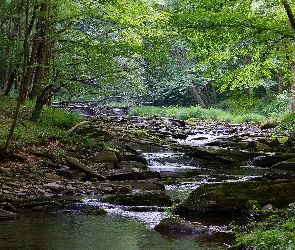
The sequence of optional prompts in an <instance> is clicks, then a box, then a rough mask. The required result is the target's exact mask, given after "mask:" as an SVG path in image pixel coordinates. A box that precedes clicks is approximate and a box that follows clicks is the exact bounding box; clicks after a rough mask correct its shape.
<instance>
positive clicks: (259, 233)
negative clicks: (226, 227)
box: [236, 217, 295, 250]
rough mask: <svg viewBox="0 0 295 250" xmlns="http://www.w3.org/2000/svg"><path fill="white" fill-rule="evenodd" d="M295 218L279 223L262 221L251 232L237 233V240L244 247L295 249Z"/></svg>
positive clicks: (269, 249) (272, 249)
mask: <svg viewBox="0 0 295 250" xmlns="http://www.w3.org/2000/svg"><path fill="white" fill-rule="evenodd" d="M294 220H295V218H294V217H293V218H291V219H289V220H286V221H284V222H283V223H279V224H275V223H273V224H271V225H270V224H268V223H260V224H257V227H256V228H255V229H254V230H253V231H251V232H249V233H237V234H236V236H237V238H236V241H237V242H238V244H241V245H243V246H244V248H243V249H257V250H275V249H277V250H281V249H286V250H288V249H290V250H291V249H295V222H294Z"/></svg>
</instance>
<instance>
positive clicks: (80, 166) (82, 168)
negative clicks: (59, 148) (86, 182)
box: [65, 157, 106, 181]
mask: <svg viewBox="0 0 295 250" xmlns="http://www.w3.org/2000/svg"><path fill="white" fill-rule="evenodd" d="M65 160H66V163H67V165H68V166H69V167H70V168H73V169H77V170H80V171H81V172H83V173H85V174H87V175H88V176H89V178H96V179H97V180H99V181H100V180H105V179H106V178H105V177H104V176H102V175H100V174H98V173H96V172H95V171H93V170H92V169H91V168H89V167H87V166H86V165H85V164H83V163H81V162H79V161H78V160H77V159H75V158H72V157H67V158H66V159H65Z"/></svg>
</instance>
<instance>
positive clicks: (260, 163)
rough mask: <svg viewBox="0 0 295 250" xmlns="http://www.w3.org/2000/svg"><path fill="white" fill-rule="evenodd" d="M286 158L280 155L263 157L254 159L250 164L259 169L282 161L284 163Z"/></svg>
mask: <svg viewBox="0 0 295 250" xmlns="http://www.w3.org/2000/svg"><path fill="white" fill-rule="evenodd" d="M284 159H285V158H284V157H283V156H278V155H263V156H257V157H254V159H253V160H251V162H250V164H251V165H253V166H257V167H270V166H272V165H274V164H276V163H278V162H280V161H283V160H284Z"/></svg>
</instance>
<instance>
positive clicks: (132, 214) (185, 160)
mask: <svg viewBox="0 0 295 250" xmlns="http://www.w3.org/2000/svg"><path fill="white" fill-rule="evenodd" d="M118 122H119V123H121V120H120V121H118ZM171 122H174V121H170V120H169V121H167V124H170V123H171ZM137 123H138V124H142V126H145V123H139V122H138V121H137ZM201 125H202V126H201ZM201 125H200V127H199V128H197V129H196V131H194V130H192V129H189V131H191V134H190V135H189V136H188V137H186V139H177V140H176V142H177V143H178V144H179V145H184V146H198V147H199V148H197V149H196V150H195V151H192V152H190V153H200V152H201V148H202V147H203V148H206V147H207V145H209V144H210V143H211V148H212V149H214V147H216V145H217V144H216V142H218V143H219V144H220V145H226V146H227V145H229V147H230V143H228V141H227V139H228V138H230V137H233V138H234V136H235V137H237V138H239V139H240V138H242V139H243V140H242V141H241V143H243V145H244V144H245V145H246V150H248V149H249V148H248V146H251V145H252V144H251V142H252V139H253V138H251V137H249V132H248V131H247V130H246V128H241V129H240V128H239V126H238V125H232V126H227V127H225V128H223V127H222V128H221V129H220V131H221V132H220V131H219V130H218V131H219V132H218V133H217V134H214V133H213V132H214V131H217V128H216V124H212V126H211V127H206V126H205V125H204V126H203V124H201ZM221 125H222V126H224V125H223V124H221ZM221 125H220V126H221ZM201 128H203V129H201ZM169 129H170V125H169V126H168V125H167V130H169ZM99 131H100V130H99ZM159 131H160V132H161V133H162V134H165V135H166V130H164V129H163V128H161V129H158V130H156V132H159ZM257 131H258V132H257ZM257 131H256V130H254V131H253V133H254V134H256V135H258V136H259V135H260V134H259V130H257ZM173 135H174V134H173ZM179 135H180V136H182V134H181V133H180V134H179ZM261 136H262V135H261ZM173 138H174V137H173ZM234 139H235V138H234ZM254 140H255V138H254V139H253V141H254ZM127 142H128V146H129V147H132V146H133V145H132V142H133V141H132V140H127ZM147 142H148V141H147ZM239 142H240V141H239ZM135 143H136V147H134V148H135V149H136V150H137V151H138V153H139V154H140V155H141V156H142V157H144V158H145V159H146V160H147V162H148V164H147V168H148V170H149V171H150V172H156V173H158V174H159V179H160V180H161V181H163V184H164V186H165V192H166V194H168V195H169V196H170V197H172V198H173V200H174V204H179V203H180V202H181V201H183V200H184V199H185V198H186V197H188V195H189V194H190V192H192V191H193V190H195V189H196V188H198V187H199V186H200V185H202V184H207V183H223V182H243V181H246V180H250V179H254V178H256V177H261V176H263V175H266V174H277V173H279V174H280V173H282V171H281V170H278V169H276V168H269V167H265V166H253V165H252V164H251V162H249V161H248V162H244V163H243V164H233V162H232V161H229V160H228V159H226V158H224V157H223V155H222V157H219V158H216V159H219V160H221V161H220V162H221V163H220V162H214V159H213V161H212V159H210V156H211V155H213V153H211V151H208V152H207V151H202V154H203V156H204V157H203V158H202V157H196V156H194V157H192V156H191V155H190V154H188V153H187V152H188V151H185V150H183V151H177V150H168V149H167V148H165V149H164V147H163V149H159V148H157V147H150V144H149V142H148V143H146V144H145V143H144V142H141V143H140V144H138V142H137V141H136V142H135ZM212 143H213V144H212ZM214 143H215V144H214ZM121 144H122V142H121ZM123 144H126V141H123ZM140 147H142V148H141V149H140ZM149 147H150V148H149ZM146 148H149V150H148V149H146ZM220 148H221V147H220ZM158 149H159V150H158ZM184 149H186V148H184ZM192 149H194V148H192ZM197 150H198V151H197ZM243 150H244V149H243ZM243 150H241V151H239V152H242V153H243ZM251 150H252V149H251V148H250V150H249V151H248V153H249V152H250V153H251V154H252V153H253V152H252V151H251ZM229 152H230V151H229ZM245 153H247V152H245ZM136 156H137V155H136ZM227 163H228V164H227ZM170 179H171V182H169V180H170ZM122 182H124V181H122ZM89 183H90V182H88V184H89ZM53 187H54V186H53ZM132 192H136V191H134V190H132ZM85 207H87V208H102V209H103V210H105V211H106V212H107V214H106V215H100V216H97V215H85V214H83V213H81V211H82V210H83V209H84V208H85ZM170 209H171V208H169V207H157V206H137V207H136V206H123V205H114V204H111V203H107V202H105V201H102V200H101V197H100V196H99V195H95V194H93V195H85V197H84V199H83V200H82V202H76V203H73V204H70V205H69V206H68V207H65V208H63V209H62V210H55V211H54V212H51V213H48V212H46V213H41V212H30V213H20V214H19V219H17V220H11V221H0V249H5V250H6V249H8V250H9V249H11V250H18V249H19V250H75V249H77V250H78V249H79V250H96V249H97V250H104V249H106V250H112V249H114V250H117V249H121V250H137V249H138V250H145V249H146V250H152V249H155V250H157V249H159V250H161V249H163V250H164V249H165V250H174V249H175V250H193V249H224V248H225V247H226V246H227V245H229V244H230V243H231V240H232V238H233V236H232V234H231V231H230V229H229V227H228V225H229V223H230V221H229V220H224V218H218V217H215V218H214V220H210V218H198V219H197V220H191V221H190V222H192V223H195V224H198V225H202V226H204V227H207V228H208V233H206V234H204V235H199V234H184V233H182V234H181V233H175V232H174V233H159V232H157V231H156V230H154V227H155V226H156V225H157V224H159V223H160V221H161V220H162V219H163V218H167V217H169V215H170V213H171V210H170ZM210 232H212V233H210Z"/></svg>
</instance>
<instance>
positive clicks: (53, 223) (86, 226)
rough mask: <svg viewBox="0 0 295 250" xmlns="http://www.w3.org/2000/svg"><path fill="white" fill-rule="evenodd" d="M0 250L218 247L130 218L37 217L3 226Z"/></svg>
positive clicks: (30, 216) (0, 223)
mask: <svg viewBox="0 0 295 250" xmlns="http://www.w3.org/2000/svg"><path fill="white" fill-rule="evenodd" d="M219 245H220V243H219ZM0 249H5V250H76V249H77V250H118V249H120V250H125V249H126V250H139V249H140V250H153V249H154V250H159V249H160V250H162V249H163V250H164V249H165V250H166V249H167V250H172V249H175V250H176V249H177V250H179V249H182V250H188V249H190V250H193V249H199V250H200V249H217V246H216V245H215V246H212V245H210V244H209V243H208V242H206V241H205V240H204V239H201V238H198V237H175V238H172V237H169V236H164V235H161V234H159V233H157V232H155V231H153V230H149V229H147V228H146V227H145V225H143V224H141V223H139V222H137V221H136V220H133V219H131V218H127V217H120V216H85V215H60V214H43V213H34V214H30V215H29V214H22V215H21V217H20V219H19V220H15V221H4V222H0Z"/></svg>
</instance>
